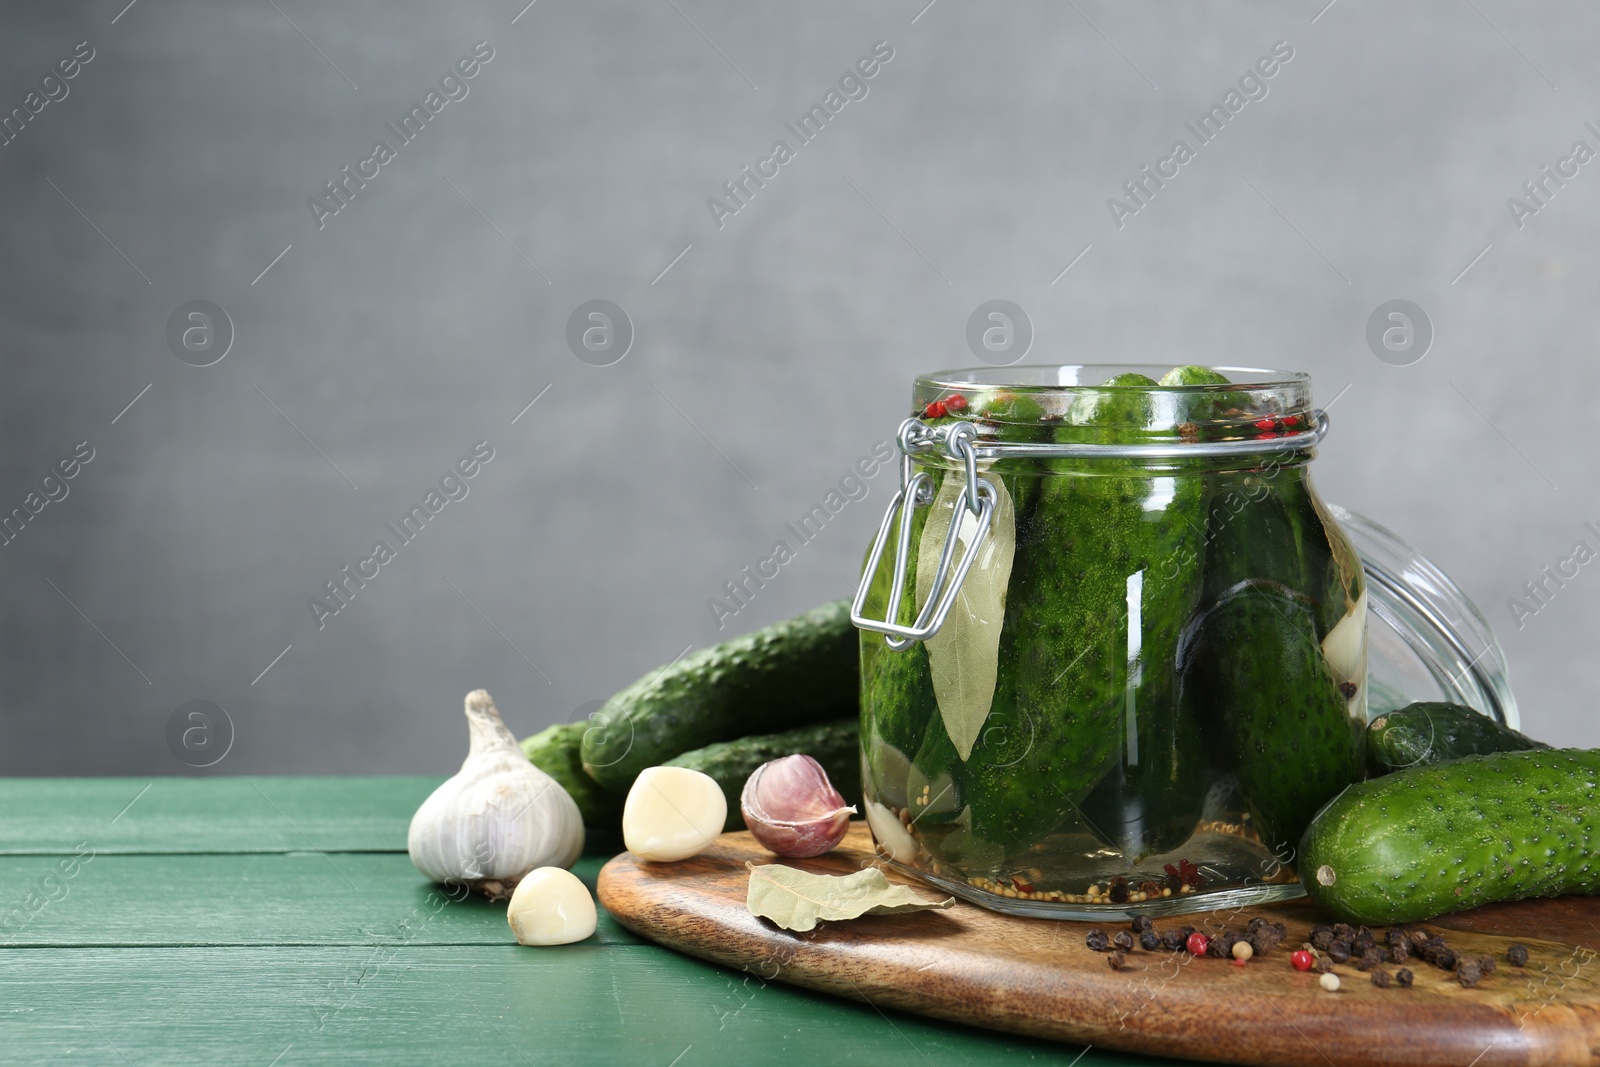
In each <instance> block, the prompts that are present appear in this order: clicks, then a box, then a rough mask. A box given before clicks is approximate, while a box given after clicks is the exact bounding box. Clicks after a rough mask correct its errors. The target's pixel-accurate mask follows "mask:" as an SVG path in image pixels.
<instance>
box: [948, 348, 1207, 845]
mask: <svg viewBox="0 0 1600 1067" xmlns="http://www.w3.org/2000/svg"><path fill="white" fill-rule="evenodd" d="M1155 384H1156V383H1155V382H1153V381H1151V380H1150V379H1149V378H1147V377H1145V376H1143V375H1140V374H1134V373H1128V374H1121V375H1118V376H1116V377H1114V378H1112V379H1110V380H1109V381H1107V382H1106V383H1105V386H1106V388H1105V389H1104V391H1101V392H1095V393H1087V394H1085V395H1084V396H1083V397H1080V398H1079V401H1078V402H1076V403H1075V404H1074V407H1073V410H1072V411H1071V412H1070V413H1069V415H1068V417H1067V419H1066V420H1065V421H1064V422H1063V423H1062V424H1061V425H1060V426H1059V427H1058V429H1057V431H1056V435H1055V436H1056V438H1057V440H1060V441H1067V442H1099V443H1116V442H1125V441H1127V440H1130V439H1133V440H1138V439H1141V437H1142V436H1143V435H1145V434H1147V433H1148V431H1149V427H1150V426H1151V424H1152V422H1153V414H1152V409H1151V406H1152V393H1151V390H1153V388H1154V387H1155ZM1163 479H1164V480H1165V482H1166V483H1167V484H1164V485H1163V484H1161V483H1162V482H1163ZM1041 481H1042V484H1041V486H1040V489H1039V496H1038V502H1037V504H1036V505H1035V506H1034V508H1033V513H1032V515H1031V517H1030V520H1029V522H1028V525H1027V529H1026V531H1025V532H1024V531H1022V530H1021V529H1019V536H1018V546H1017V553H1016V562H1015V564H1014V567H1013V570H1012V579H1011V587H1012V589H1014V590H1018V591H1019V592H1020V591H1025V595H1018V596H1016V597H1014V598H1012V599H1011V600H1010V601H1009V602H1008V603H1007V608H1006V621H1005V632H1004V633H1003V635H1002V637H1001V662H1002V663H1009V664H1011V668H1010V669H1009V670H1006V671H1003V672H1002V673H1001V676H1000V682H999V685H998V687H997V689H996V693H995V699H994V704H993V711H992V713H991V717H992V719H993V720H994V721H995V722H997V723H1001V724H1007V727H1008V728H1006V729H986V730H985V731H984V733H983V736H982V738H981V739H980V740H979V742H978V743H977V745H976V746H974V748H973V750H972V753H971V755H970V757H969V758H968V759H967V760H966V761H965V763H964V764H960V765H956V766H953V767H952V768H951V772H952V774H953V775H954V776H955V778H956V787H957V788H956V792H957V794H958V795H959V798H960V802H961V803H963V804H966V805H970V807H971V826H972V832H973V833H974V834H975V835H976V836H977V837H979V838H981V839H983V840H986V841H989V842H992V843H993V844H995V845H998V846H999V847H1000V848H1002V849H1003V850H1004V851H1005V852H1006V853H1007V854H1013V853H1016V852H1018V851H1019V850H1022V849H1026V848H1027V847H1029V846H1030V845H1032V844H1033V843H1034V842H1036V841H1038V839H1039V838H1040V837H1041V836H1042V835H1043V834H1045V833H1048V832H1050V831H1051V830H1053V829H1055V828H1056V827H1057V826H1058V825H1060V824H1061V823H1062V822H1063V820H1065V819H1066V818H1068V817H1069V816H1072V815H1075V814H1077V813H1080V812H1081V814H1082V815H1083V817H1084V818H1085V819H1086V820H1087V821H1088V822H1089V823H1090V824H1091V826H1092V827H1095V828H1096V829H1097V832H1098V833H1100V835H1101V837H1102V838H1103V839H1104V840H1105V841H1106V843H1107V844H1109V845H1113V846H1115V847H1117V848H1120V849H1121V850H1123V851H1124V852H1125V853H1127V854H1128V855H1130V856H1143V855H1146V854H1150V853H1155V852H1160V851H1162V850H1164V849H1166V848H1171V847H1174V846H1175V845H1177V844H1180V843H1182V841H1183V840H1184V838H1186V837H1187V836H1188V835H1189V833H1190V831H1192V830H1193V828H1194V825H1195V823H1196V822H1197V821H1198V819H1199V816H1200V803H1201V800H1202V799H1203V796H1204V793H1205V785H1204V782H1203V781H1199V780H1198V775H1197V772H1198V770H1199V769H1200V768H1199V767H1198V761H1196V760H1194V759H1193V758H1192V757H1191V756H1190V755H1189V753H1187V752H1185V748H1186V747H1188V746H1190V745H1192V743H1193V742H1192V741H1190V742H1186V741H1185V740H1184V739H1185V737H1187V736H1188V735H1189V733H1190V731H1189V730H1188V729H1187V727H1188V726H1191V725H1192V723H1189V722H1188V721H1187V718H1188V717H1187V715H1186V713H1185V711H1184V710H1182V709H1180V707H1179V700H1178V693H1177V687H1176V685H1175V684H1174V671H1173V669H1172V665H1173V664H1174V663H1175V662H1176V659H1177V652H1178V646H1179V638H1180V634H1181V631H1182V628H1183V625H1184V622H1185V621H1186V620H1187V618H1188V617H1189V614H1190V612H1192V611H1193V609H1194V607H1195V606H1196V603H1197V600H1198V597H1199V592H1200V554H1201V551H1202V549H1203V535H1204V531H1203V525H1204V498H1203V493H1202V487H1201V484H1200V480H1199V479H1198V478H1192V477H1188V476H1185V475H1160V476H1152V475H1151V474H1150V473H1149V472H1148V471H1146V470H1144V469H1143V468H1141V467H1139V466H1138V465H1137V464H1135V463H1133V462H1131V461H1126V460H1102V461H1098V462H1096V463H1095V465H1094V467H1093V469H1092V470H1085V469H1083V467H1082V466H1081V465H1080V466H1071V465H1069V469H1065V470H1062V471H1060V472H1056V473H1052V474H1050V475H1048V476H1046V477H1044V478H1043V479H1041ZM1158 488H1165V489H1169V490H1170V495H1169V496H1168V497H1167V498H1166V500H1165V502H1164V503H1162V504H1157V503H1156V499H1157V497H1158V494H1157V489H1158ZM1130 576H1138V578H1139V581H1138V582H1131V581H1130ZM1135 597H1136V598H1137V599H1136V605H1137V608H1138V610H1139V613H1140V626H1139V637H1140V639H1141V642H1142V643H1141V646H1140V647H1139V649H1138V657H1137V660H1136V664H1135V666H1137V665H1141V664H1148V665H1149V666H1148V667H1141V668H1140V669H1138V670H1135V669H1134V667H1133V666H1130V663H1129V639H1128V626H1129V615H1130V612H1129V601H1130V598H1135ZM932 732H933V731H932V730H931V729H930V734H932ZM924 747H925V750H927V749H928V748H929V746H926V745H925V746H924ZM934 748H935V749H936V748H937V746H934ZM935 754H937V753H936V752H931V751H925V753H924V755H922V756H919V757H918V764H919V766H922V767H923V769H924V771H925V772H928V773H927V776H928V778H929V780H930V782H932V781H935V780H937V777H936V773H934V772H938V771H942V769H943V768H942V767H940V766H938V765H936V764H935V763H933V762H930V761H928V760H927V759H926V756H928V755H935ZM1097 786H1098V787H1099V788H1098V789H1097ZM1091 794H1093V795H1092V797H1091ZM1080 805H1081V807H1080Z"/></svg>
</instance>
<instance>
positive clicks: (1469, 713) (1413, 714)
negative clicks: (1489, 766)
mask: <svg viewBox="0 0 1600 1067" xmlns="http://www.w3.org/2000/svg"><path fill="white" fill-rule="evenodd" d="M1549 747H1550V746H1549V745H1546V744H1544V743H1543V742H1540V741H1535V740H1534V739H1533V738H1531V737H1528V736H1527V735H1526V734H1520V733H1518V732H1517V731H1515V730H1513V729H1512V728H1511V727H1509V726H1502V725H1501V724H1500V723H1497V722H1495V721H1494V720H1493V719H1491V718H1489V716H1487V715H1484V714H1483V713H1481V712H1479V711H1475V710H1474V709H1472V708H1467V707H1462V706H1461V705H1460V704H1445V703H1441V702H1434V701H1421V702H1418V703H1416V704H1407V705H1406V706H1405V707H1403V708H1400V709H1398V710H1395V711H1390V712H1386V713H1384V714H1383V715H1380V716H1378V718H1376V719H1374V720H1372V724H1371V725H1369V726H1368V727H1367V773H1368V774H1371V775H1372V776H1374V777H1376V776H1378V775H1380V774H1388V773H1389V772H1391V771H1398V770H1402V769H1404V768H1406V767H1418V766H1421V765H1423V764H1426V763H1442V762H1443V761H1445V760H1452V759H1460V758H1461V757H1462V756H1487V755H1489V754H1490V753H1491V752H1523V751H1526V750H1528V749H1534V748H1549Z"/></svg>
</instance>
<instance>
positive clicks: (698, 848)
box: [622, 767, 728, 863]
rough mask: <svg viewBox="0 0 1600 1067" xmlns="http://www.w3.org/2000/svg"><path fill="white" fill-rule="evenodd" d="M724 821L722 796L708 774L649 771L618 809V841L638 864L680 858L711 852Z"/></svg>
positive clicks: (677, 769)
mask: <svg viewBox="0 0 1600 1067" xmlns="http://www.w3.org/2000/svg"><path fill="white" fill-rule="evenodd" d="M727 818H728V801H727V798H726V797H724V796H723V795H722V787H721V786H719V785H717V780H716V779H715V778H712V777H711V776H710V775H709V774H701V773H700V772H699V771H692V770H690V769H689V768H687V767H649V768H646V769H645V770H643V771H641V772H640V773H639V777H638V778H635V779H634V781H633V788H632V789H630V790H629V791H628V799H627V802H626V803H624V804H623V806H622V843H623V844H625V845H627V846H628V851H629V852H632V853H633V854H634V855H635V856H638V857H639V858H640V859H642V860H653V861H656V862H660V863H670V862H672V861H673V860H685V859H688V858H689V857H690V856H694V855H698V854H699V853H701V852H704V851H705V850H706V849H708V848H710V847H711V845H712V843H713V842H715V841H716V839H717V835H718V834H720V833H722V824H723V822H725V821H726V820H727Z"/></svg>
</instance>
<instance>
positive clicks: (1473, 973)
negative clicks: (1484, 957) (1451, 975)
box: [1456, 960, 1483, 989]
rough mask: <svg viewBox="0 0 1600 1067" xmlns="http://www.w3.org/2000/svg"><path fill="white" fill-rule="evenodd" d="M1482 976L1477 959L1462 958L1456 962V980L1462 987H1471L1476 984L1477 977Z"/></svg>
mask: <svg viewBox="0 0 1600 1067" xmlns="http://www.w3.org/2000/svg"><path fill="white" fill-rule="evenodd" d="M1482 977H1483V972H1482V971H1481V970H1480V969H1479V968H1478V961H1477V960H1462V961H1461V962H1460V963H1458V964H1456V981H1458V982H1460V983H1461V986H1462V988H1464V989H1471V988H1472V987H1473V986H1475V985H1477V984H1478V979H1479V978H1482Z"/></svg>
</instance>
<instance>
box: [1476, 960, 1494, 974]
mask: <svg viewBox="0 0 1600 1067" xmlns="http://www.w3.org/2000/svg"><path fill="white" fill-rule="evenodd" d="M1478 970H1480V971H1482V972H1483V973H1484V974H1493V973H1494V957H1493V956H1479V957H1478Z"/></svg>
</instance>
